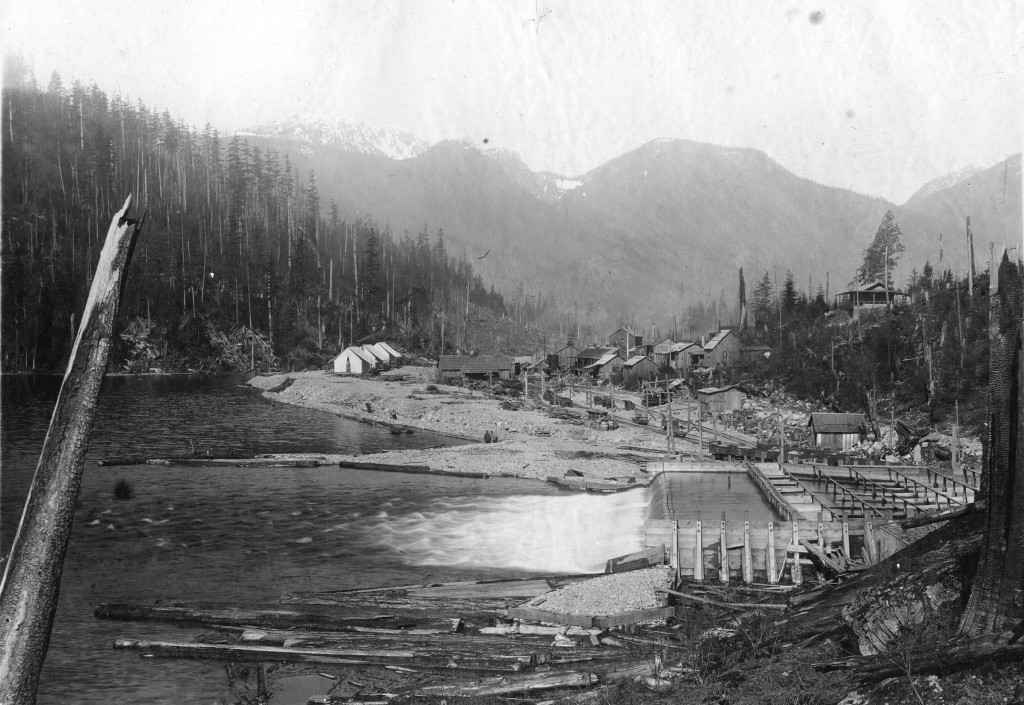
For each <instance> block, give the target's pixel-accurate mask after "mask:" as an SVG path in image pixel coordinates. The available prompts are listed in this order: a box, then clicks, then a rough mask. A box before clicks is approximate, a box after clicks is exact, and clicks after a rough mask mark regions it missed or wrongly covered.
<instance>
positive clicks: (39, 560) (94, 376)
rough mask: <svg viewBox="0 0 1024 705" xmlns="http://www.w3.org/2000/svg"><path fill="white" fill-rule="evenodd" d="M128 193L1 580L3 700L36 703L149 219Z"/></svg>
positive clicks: (114, 225)
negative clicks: (101, 403)
mask: <svg viewBox="0 0 1024 705" xmlns="http://www.w3.org/2000/svg"><path fill="white" fill-rule="evenodd" d="M131 203H132V198H131V196H129V197H128V198H127V200H126V201H125V203H124V206H122V208H121V210H120V211H118V212H117V213H116V214H115V215H114V217H113V219H112V220H111V223H110V227H109V229H108V230H107V238H106V240H105V241H104V243H103V249H102V250H101V251H100V256H99V262H98V263H97V265H96V273H95V275H94V276H93V278H92V285H91V287H90V289H89V298H88V299H87V301H86V304H85V310H84V311H83V312H82V319H81V321H82V322H81V325H80V326H79V328H78V334H77V336H76V337H75V341H74V344H73V345H72V348H71V355H70V358H69V361H68V366H67V370H66V371H65V373H64V379H63V382H62V383H61V387H60V392H59V393H58V395H57V403H56V405H55V407H54V410H53V415H52V416H51V418H50V425H49V428H48V430H47V432H46V439H45V440H44V441H43V448H42V452H41V453H40V455H39V462H38V464H37V465H36V471H35V475H34V476H33V477H32V484H31V486H30V487H29V491H28V495H27V498H26V500H25V508H24V511H23V513H22V515H21V517H22V518H21V523H20V524H19V525H18V530H17V532H16V534H15V536H14V541H13V543H12V545H11V549H10V553H9V554H8V560H7V562H6V564H5V565H4V574H3V579H2V580H0V702H5V703H15V702H17V703H34V702H35V699H36V687H37V685H38V683H39V673H40V671H41V670H42V666H43V660H44V659H45V657H46V649H47V645H48V644H49V642H50V631H51V628H52V627H53V618H54V614H55V613H56V611H57V595H58V592H59V589H60V580H61V573H62V572H63V570H64V554H65V553H66V552H67V547H68V538H69V536H70V535H71V525H72V522H73V521H74V515H75V504H76V502H77V500H78V495H79V487H80V486H81V482H82V475H83V473H84V470H85V453H86V451H87V450H88V448H89V440H90V436H91V434H92V428H93V424H94V422H95V420H96V407H97V404H96V401H97V399H98V398H99V394H100V387H101V386H102V385H103V375H104V373H105V372H106V370H107V363H108V362H109V359H110V350H111V349H112V347H113V345H114V341H116V337H115V336H114V322H115V320H116V319H117V309H118V307H119V305H120V302H121V295H122V293H123V291H124V280H125V274H126V272H127V271H128V265H129V263H130V262H131V257H132V250H133V249H134V247H135V241H136V238H137V237H138V234H139V231H140V230H141V229H142V224H141V223H140V222H138V221H136V220H133V219H130V218H128V209H129V208H130V207H131Z"/></svg>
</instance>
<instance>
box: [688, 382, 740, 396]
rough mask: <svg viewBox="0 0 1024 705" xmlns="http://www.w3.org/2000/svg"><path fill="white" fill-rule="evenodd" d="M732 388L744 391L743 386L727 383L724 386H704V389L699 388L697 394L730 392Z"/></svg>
mask: <svg viewBox="0 0 1024 705" xmlns="http://www.w3.org/2000/svg"><path fill="white" fill-rule="evenodd" d="M730 389H735V390H737V391H739V392H742V391H743V389H742V388H741V387H739V386H737V385H735V384H727V385H725V386H724V387H704V389H698V390H697V394H721V393H722V392H728V391H729V390H730ZM744 393H745V392H744Z"/></svg>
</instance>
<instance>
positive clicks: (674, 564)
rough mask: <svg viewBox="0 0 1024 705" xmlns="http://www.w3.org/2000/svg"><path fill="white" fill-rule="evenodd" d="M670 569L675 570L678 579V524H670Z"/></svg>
mask: <svg viewBox="0 0 1024 705" xmlns="http://www.w3.org/2000/svg"><path fill="white" fill-rule="evenodd" d="M672 524H673V527H672V568H673V569H674V570H675V577H676V578H678V577H679V523H678V522H675V521H673V522H672Z"/></svg>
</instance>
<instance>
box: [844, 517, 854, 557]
mask: <svg viewBox="0 0 1024 705" xmlns="http://www.w3.org/2000/svg"><path fill="white" fill-rule="evenodd" d="M843 553H844V554H845V555H846V560H850V558H852V556H851V555H850V525H849V524H847V523H846V522H845V521H844V522H843Z"/></svg>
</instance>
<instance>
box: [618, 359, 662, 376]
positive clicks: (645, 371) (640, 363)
mask: <svg viewBox="0 0 1024 705" xmlns="http://www.w3.org/2000/svg"><path fill="white" fill-rule="evenodd" d="M658 369H659V368H658V365H657V364H655V362H654V360H652V359H651V358H649V357H646V356H645V355H634V356H633V357H631V358H629V359H628V360H626V361H625V362H624V363H622V371H623V374H629V375H633V376H634V377H635V378H636V379H653V378H654V377H655V376H657V374H658Z"/></svg>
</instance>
